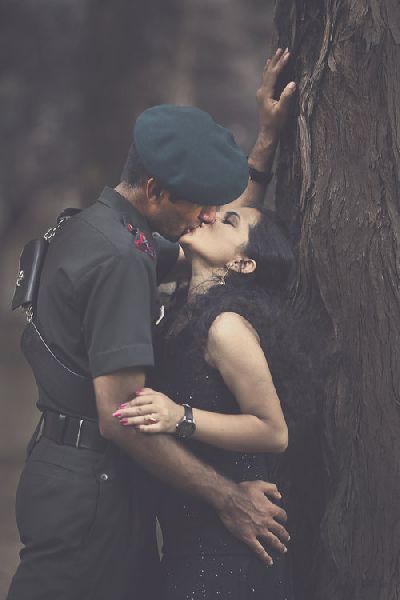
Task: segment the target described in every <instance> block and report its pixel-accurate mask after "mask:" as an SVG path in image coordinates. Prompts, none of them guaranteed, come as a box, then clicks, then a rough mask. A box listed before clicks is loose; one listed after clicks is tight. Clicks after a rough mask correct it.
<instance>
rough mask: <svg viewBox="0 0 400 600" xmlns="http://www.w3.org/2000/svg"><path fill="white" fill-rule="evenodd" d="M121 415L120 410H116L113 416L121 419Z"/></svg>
mask: <svg viewBox="0 0 400 600" xmlns="http://www.w3.org/2000/svg"><path fill="white" fill-rule="evenodd" d="M120 414H121V413H120V412H119V410H116V411H115V412H113V414H112V416H113V417H119V416H120Z"/></svg>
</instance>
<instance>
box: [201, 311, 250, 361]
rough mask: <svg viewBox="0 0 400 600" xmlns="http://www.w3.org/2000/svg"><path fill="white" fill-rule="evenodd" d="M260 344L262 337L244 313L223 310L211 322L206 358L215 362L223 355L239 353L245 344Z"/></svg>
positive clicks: (247, 345)
mask: <svg viewBox="0 0 400 600" xmlns="http://www.w3.org/2000/svg"><path fill="white" fill-rule="evenodd" d="M252 344H257V345H259V344H260V338H259V336H258V334H257V332H256V330H255V329H254V327H253V326H252V325H251V324H250V323H249V321H247V319H245V318H244V317H243V316H242V315H240V314H239V313H236V312H223V313H221V314H219V315H218V316H217V317H216V318H215V319H214V321H213V322H212V324H211V327H210V329H209V331H208V339H207V349H206V359H207V362H209V363H210V364H215V362H216V360H217V359H220V358H221V355H224V354H231V353H232V352H233V353H237V352H239V351H241V348H242V347H243V345H245V346H246V348H248V347H249V345H252Z"/></svg>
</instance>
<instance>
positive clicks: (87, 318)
mask: <svg viewBox="0 0 400 600" xmlns="http://www.w3.org/2000/svg"><path fill="white" fill-rule="evenodd" d="M146 260H147V259H146V258H145V257H143V256H141V255H140V254H139V253H137V254H135V253H134V252H127V253H126V254H124V255H116V256H112V257H110V258H108V259H107V260H105V261H104V262H102V263H101V264H99V265H98V266H97V267H96V268H95V269H93V270H92V272H91V273H90V274H89V277H88V279H87V282H86V285H85V286H84V287H85V288H86V297H85V299H84V304H85V308H84V316H83V335H84V339H85V343H86V348H87V352H88V357H89V368H90V372H91V375H92V377H97V376H99V375H106V374H108V373H112V372H114V371H118V370H119V369H124V368H129V367H147V366H153V364H154V355H153V345H152V301H153V297H152V296H153V294H152V288H153V286H154V284H153V282H152V278H151V272H150V270H149V268H148V266H147V265H146V263H145V261H146Z"/></svg>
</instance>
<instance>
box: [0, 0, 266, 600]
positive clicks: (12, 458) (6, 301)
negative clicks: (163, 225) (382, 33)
mask: <svg viewBox="0 0 400 600" xmlns="http://www.w3.org/2000/svg"><path fill="white" fill-rule="evenodd" d="M272 21H273V1H272V0H246V2H243V1H242V0H152V1H149V0H147V1H144V0H113V2H110V1H108V2H107V1H106V0H1V2H0V115H1V116H0V140H1V144H0V249H1V251H0V269H1V271H0V272H1V277H2V282H1V286H0V331H1V336H0V358H1V360H0V390H1V399H2V402H1V410H2V417H1V420H0V423H1V430H0V443H1V452H0V468H1V470H2V486H1V493H0V530H1V531H2V536H1V544H0V553H1V560H0V597H4V596H5V593H6V589H7V587H8V583H9V579H10V577H11V574H12V572H13V571H14V568H15V565H16V563H17V551H18V536H17V532H16V527H15V523H14V494H15V487H16V483H17V479H18V475H19V472H20V469H21V466H22V462H23V460H24V451H25V445H26V443H27V440H28V438H29V436H30V433H31V431H32V429H33V426H34V424H35V422H36V420H37V418H38V413H37V411H36V409H35V401H36V391H35V387H34V384H33V379H32V376H31V374H30V372H29V370H28V368H27V366H26V364H25V362H24V360H23V358H22V356H21V354H20V352H19V335H20V332H21V330H22V327H23V323H24V318H23V316H22V315H15V314H11V313H10V310H9V305H10V299H11V296H12V293H13V287H14V282H15V275H16V271H17V266H18V258H19V253H20V250H21V248H22V246H23V245H24V243H25V242H26V241H27V240H28V239H30V238H32V237H35V236H38V235H41V234H42V233H43V232H44V231H45V230H46V229H47V228H48V227H49V226H50V225H51V224H53V223H54V221H55V218H56V216H57V214H58V213H59V212H60V211H61V210H62V209H63V208H65V207H67V206H86V205H88V204H90V203H91V202H93V201H94V200H95V199H96V197H97V195H98V194H99V192H100V191H101V189H102V188H103V186H104V185H111V186H113V185H115V184H116V183H117V182H118V178H119V174H120V171H121V167H122V165H123V162H124V160H125V155H126V152H127V149H128V147H129V144H130V140H131V131H132V125H133V122H134V119H135V117H136V115H138V114H139V113H140V112H141V111H142V110H143V109H144V108H146V107H147V106H149V105H153V104H160V103H165V102H167V103H168V102H170V103H177V104H192V105H196V106H199V107H201V108H203V109H205V110H207V111H209V112H210V113H211V114H212V115H213V116H214V118H215V119H216V120H217V121H220V122H222V123H223V124H224V125H225V126H227V127H228V128H230V129H231V130H232V131H233V132H234V135H235V137H236V139H237V141H238V142H239V143H240V144H241V145H242V147H243V148H244V150H245V151H248V150H249V149H250V148H251V145H252V142H253V140H254V137H255V134H256V130H257V116H256V107H255V91H256V89H257V86H258V83H259V80H260V74H261V72H262V68H263V65H264V62H265V59H266V57H267V56H268V55H269V54H270V52H271V49H272V40H271V38H272Z"/></svg>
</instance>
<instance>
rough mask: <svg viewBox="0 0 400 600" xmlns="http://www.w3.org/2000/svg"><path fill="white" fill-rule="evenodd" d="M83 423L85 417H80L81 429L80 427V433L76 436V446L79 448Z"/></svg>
mask: <svg viewBox="0 0 400 600" xmlns="http://www.w3.org/2000/svg"><path fill="white" fill-rule="evenodd" d="M82 425H83V419H79V429H78V434H77V436H76V442H75V448H79V442H80V440H81V430H82Z"/></svg>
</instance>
